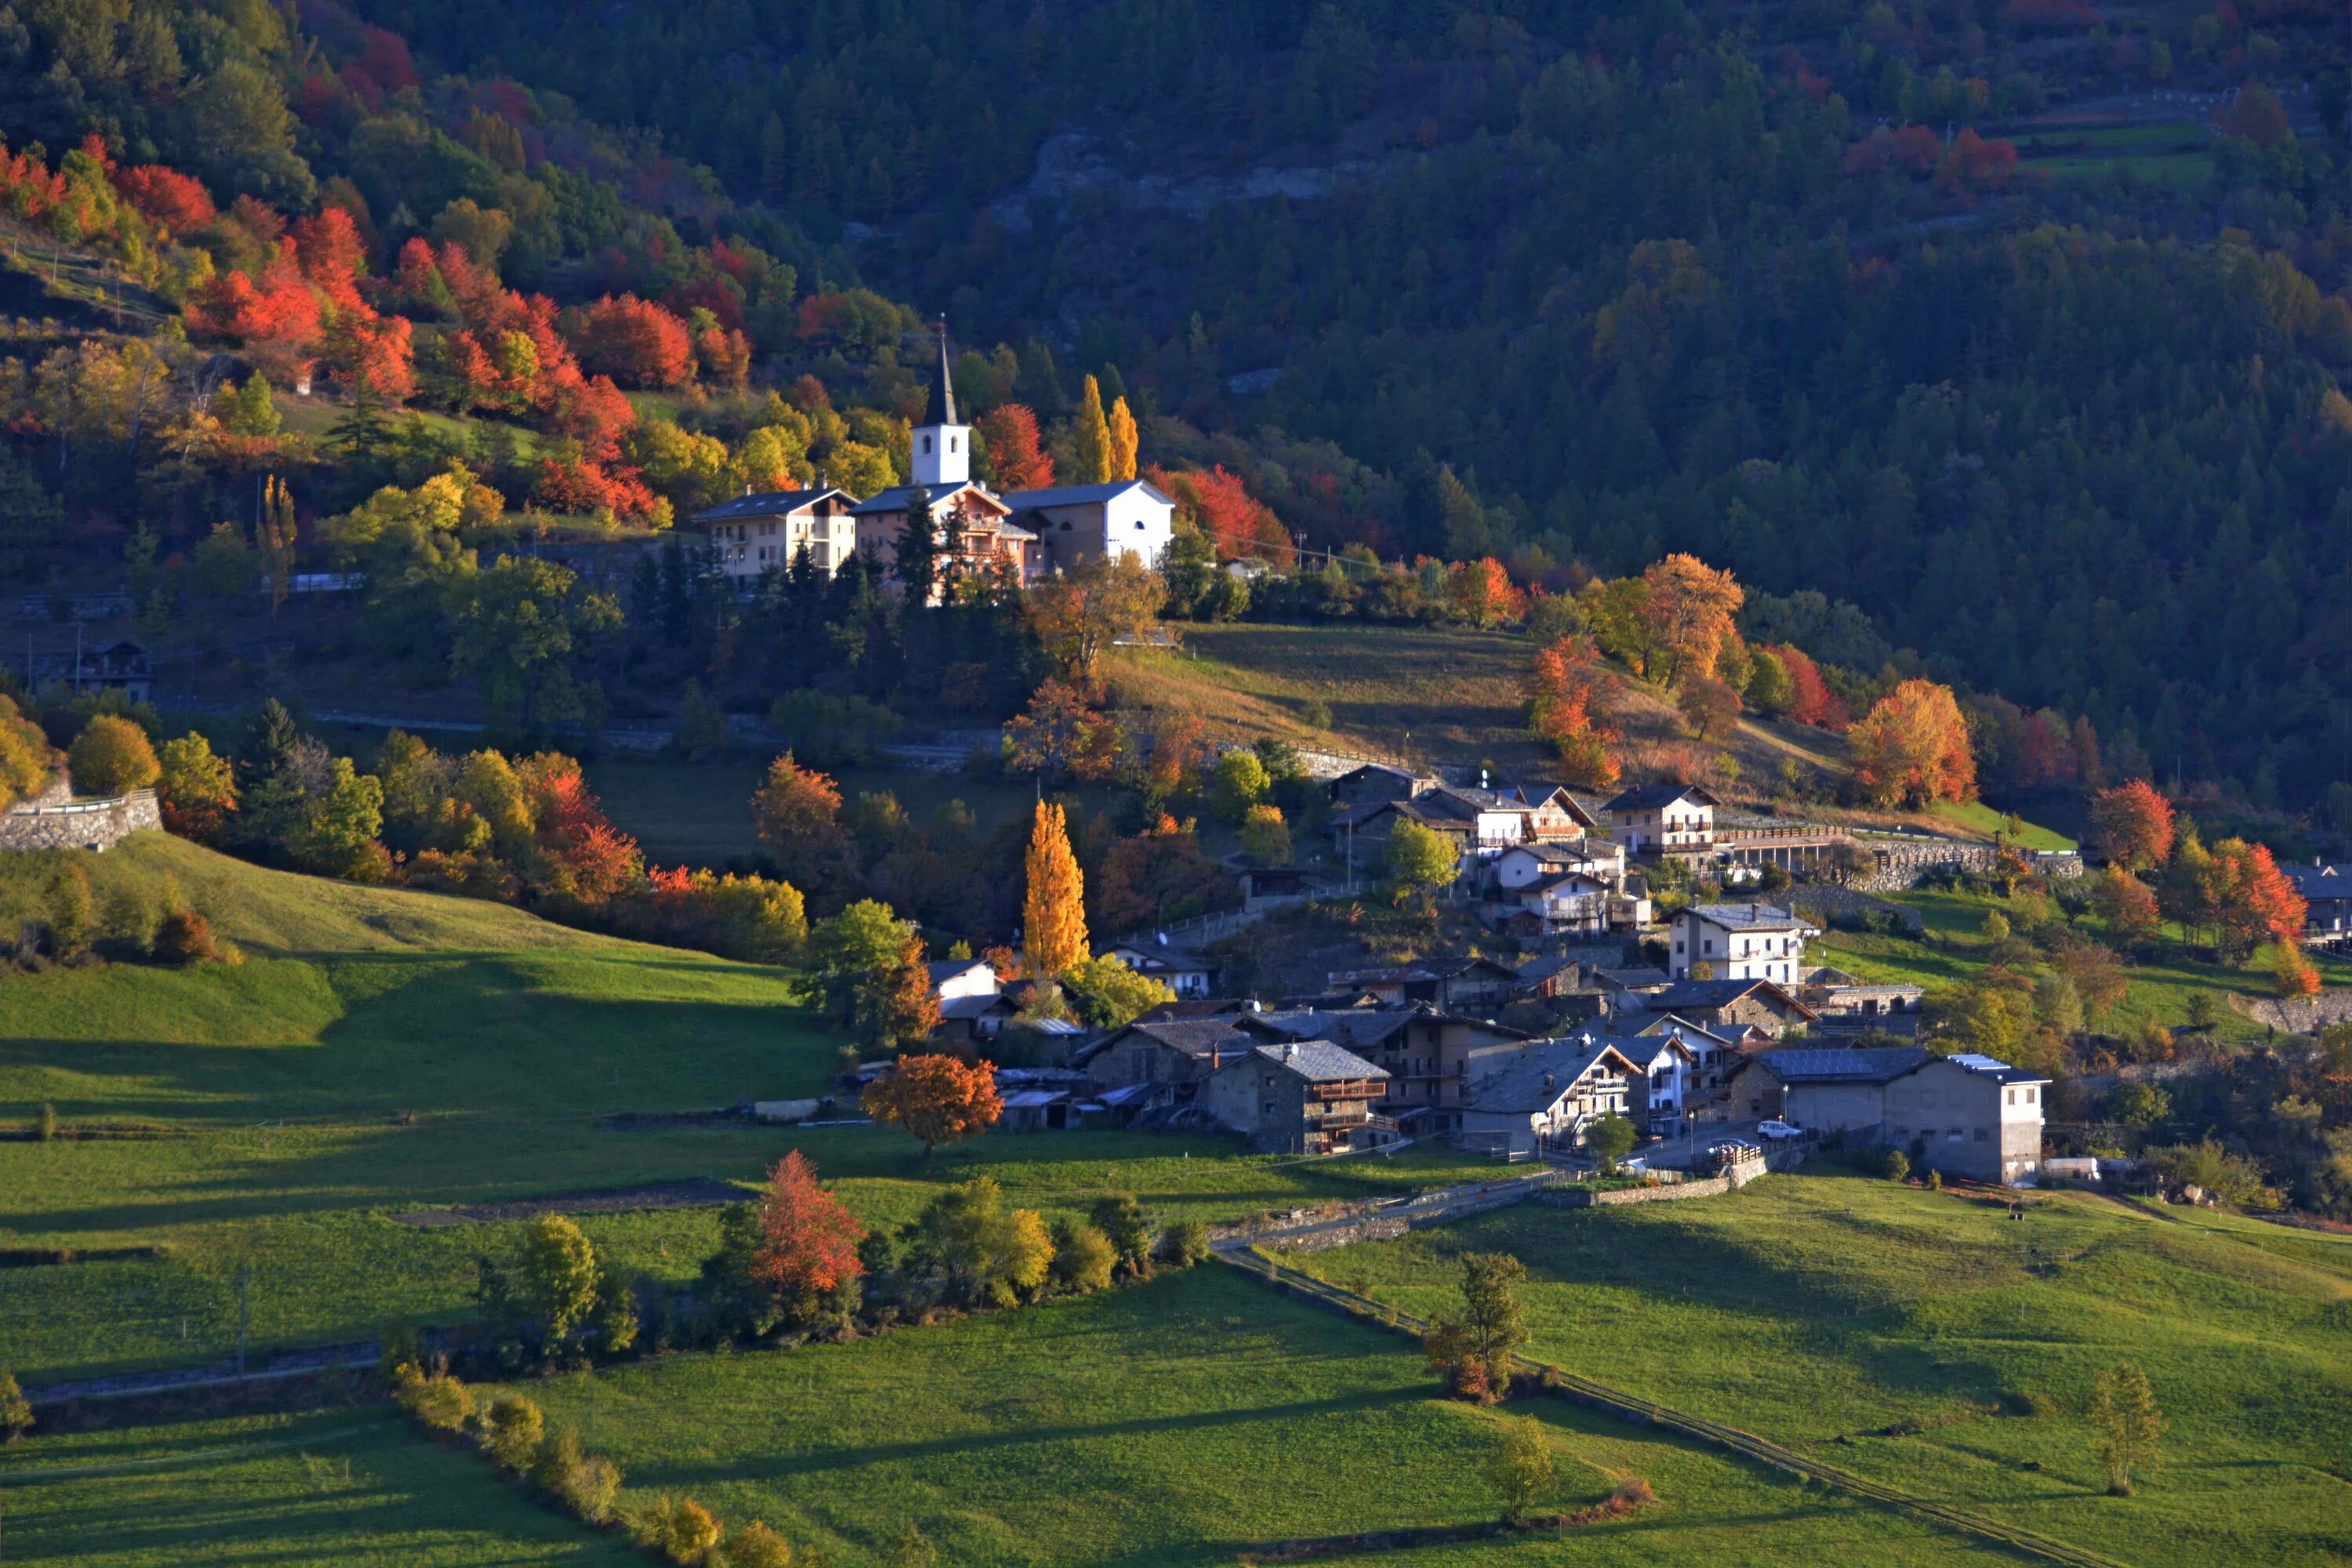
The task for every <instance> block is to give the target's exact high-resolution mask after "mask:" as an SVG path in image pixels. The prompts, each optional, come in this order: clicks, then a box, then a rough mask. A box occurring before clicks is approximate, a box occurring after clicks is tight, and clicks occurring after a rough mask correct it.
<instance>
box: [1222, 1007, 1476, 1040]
mask: <svg viewBox="0 0 2352 1568" xmlns="http://www.w3.org/2000/svg"><path fill="white" fill-rule="evenodd" d="M1258 1016H1259V1018H1260V1020H1261V1021H1262V1022H1264V1023H1266V1024H1269V1025H1271V1026H1274V1027H1275V1028H1276V1029H1278V1030H1280V1031H1281V1032H1282V1033H1283V1034H1284V1035H1286V1036H1287V1037H1290V1038H1292V1039H1294V1040H1328V1041H1331V1042H1332V1043H1333V1044H1335V1045H1339V1046H1347V1047H1370V1046H1377V1045H1380V1044H1381V1043H1382V1042H1384V1041H1386V1040H1387V1039H1388V1038H1389V1037H1391V1036H1392V1035H1394V1034H1395V1033H1396V1032H1397V1031H1398V1030H1400V1029H1402V1028H1403V1027H1404V1026H1406V1025H1407V1024H1409V1023H1411V1022H1412V1020H1413V1019H1414V1018H1416V1017H1429V1016H1434V1015H1431V1014H1424V1013H1421V1012H1419V1011H1418V1010H1416V1009H1414V1008H1411V1007H1381V1008H1377V1009H1376V1008H1370V1007H1365V1008H1356V1009H1350V1010H1348V1011H1344V1012H1331V1011H1327V1010H1325V1009H1322V1008H1318V1007H1300V1008H1296V1009H1289V1008H1286V1009H1284V1010H1282V1011H1280V1012H1275V1013H1262V1014H1260V1015H1258Z"/></svg>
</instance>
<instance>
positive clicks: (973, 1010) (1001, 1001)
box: [940, 991, 1019, 1023]
mask: <svg viewBox="0 0 2352 1568" xmlns="http://www.w3.org/2000/svg"><path fill="white" fill-rule="evenodd" d="M1018 1011H1019V1009H1018V1008H1016V1007H1014V1006H1013V998H1012V997H1010V996H1007V995H1006V994H1004V993H1003V992H1002V991H993V992H991V993H990V994H987V995H985V996H950V997H949V998H948V999H947V1000H946V1001H944V1002H942V1003H940V1020H941V1021H942V1022H944V1021H946V1020H948V1019H950V1018H952V1019H955V1020H956V1021H958V1022H959V1023H960V1022H961V1021H963V1020H964V1019H967V1018H985V1017H987V1016H989V1015H990V1014H991V1013H995V1012H1004V1013H1013V1012H1018Z"/></svg>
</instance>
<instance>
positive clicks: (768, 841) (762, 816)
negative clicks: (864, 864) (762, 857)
mask: <svg viewBox="0 0 2352 1568" xmlns="http://www.w3.org/2000/svg"><path fill="white" fill-rule="evenodd" d="M751 820H752V823H753V826H755V827H756V829H757V830H758V832H759V835H760V842H761V844H762V845H764V846H765V847H767V851H768V853H769V855H770V856H771V857H772V858H774V860H775V862H776V864H777V865H778V866H779V867H780V868H782V871H783V874H784V875H785V877H786V878H788V879H790V880H791V881H792V883H793V886H794V887H796V888H801V889H806V890H808V891H810V892H812V893H817V894H823V893H825V892H829V891H834V890H837V889H840V888H841V887H842V886H844V885H845V883H846V881H847V880H848V879H850V878H851V877H853V876H854V875H855V874H856V854H855V853H854V851H853V850H852V848H851V846H850V840H849V829H848V828H846V827H845V826H842V821H841V790H840V787H839V786H838V785H836V784H835V783H834V782H833V780H832V779H831V778H830V777H829V776H827V775H826V774H824V773H819V772H818V771H817V770H816V769H814V768H804V767H803V766H801V765H800V764H799V763H796V762H794V761H793V754H792V753H791V752H785V753H784V754H783V755H782V756H781V757H778V758H777V759H776V760H775V761H774V762H773V763H771V764H770V765H769V768H768V776H767V779H766V781H765V782H764V783H762V784H761V785H760V788H759V790H758V792H757V793H756V794H754V795H752V796H751Z"/></svg>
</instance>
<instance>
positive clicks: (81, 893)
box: [48, 860, 96, 963]
mask: <svg viewBox="0 0 2352 1568" xmlns="http://www.w3.org/2000/svg"><path fill="white" fill-rule="evenodd" d="M95 924H96V921H95V920H94V918H93V916H92V913H91V910H90V901H89V872H87V871H85V870H83V869H82V868H81V862H80V861H79V860H66V861H63V862H61V863H60V864H59V865H58V869H57V874H56V875H55V876H54V877H52V878H51V879H49V895H48V928H49V956H50V957H52V958H54V959H56V960H57V961H58V963H75V962H76V961H78V960H79V959H82V958H86V957H88V956H89V942H90V934H91V928H92V926H93V925H95Z"/></svg>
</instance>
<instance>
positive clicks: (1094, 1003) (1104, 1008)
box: [1061, 952, 1176, 1029]
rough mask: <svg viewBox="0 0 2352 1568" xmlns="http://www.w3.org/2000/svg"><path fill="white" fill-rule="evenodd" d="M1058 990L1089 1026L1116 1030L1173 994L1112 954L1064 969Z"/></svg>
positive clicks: (1086, 960) (1174, 994) (1169, 998)
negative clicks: (1060, 988)
mask: <svg viewBox="0 0 2352 1568" xmlns="http://www.w3.org/2000/svg"><path fill="white" fill-rule="evenodd" d="M1061 983H1062V991H1063V994H1065V995H1066V996H1067V997H1068V998H1069V1001H1070V1005H1071V1007H1072V1008H1073V1009H1074V1010H1075V1011H1076V1013H1077V1016H1078V1017H1079V1018H1080V1019H1081V1020H1082V1021H1084V1022H1085V1023H1086V1024H1087V1026H1089V1027H1092V1028H1097V1029H1116V1028H1119V1027H1121V1026H1125V1025H1128V1024H1132V1023H1133V1022H1135V1020H1136V1019H1137V1018H1138V1017H1139V1016H1142V1015H1143V1014H1144V1013H1146V1012H1148V1011H1150V1009H1151V1008H1153V1007H1157V1006H1159V1005H1160V1004H1161V1003H1163V1002H1173V1001H1174V1000H1176V993H1175V992H1173V991H1172V990H1171V989H1169V987H1168V986H1167V985H1166V984H1163V983H1161V982H1160V981H1158V980H1154V979H1153V978H1152V977H1151V976H1150V975H1149V974H1138V973H1136V972H1135V971H1134V970H1132V969H1130V968H1129V967H1128V965H1127V963H1126V961H1125V960H1124V959H1121V958H1119V957H1118V956H1117V955H1116V954H1113V953H1108V952H1107V953H1104V954H1103V955H1102V956H1101V957H1100V958H1087V959H1081V960H1080V961H1079V962H1077V963H1074V964H1072V965H1071V966H1070V967H1069V968H1067V969H1066V970H1064V971H1063V972H1062V975H1061Z"/></svg>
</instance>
